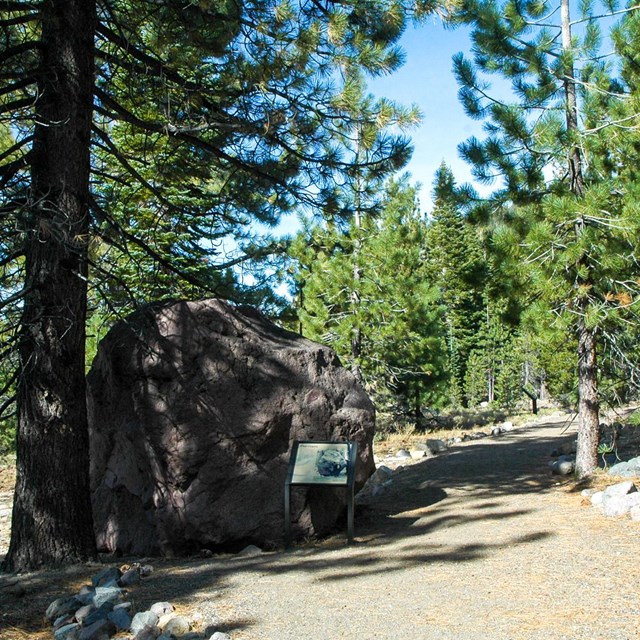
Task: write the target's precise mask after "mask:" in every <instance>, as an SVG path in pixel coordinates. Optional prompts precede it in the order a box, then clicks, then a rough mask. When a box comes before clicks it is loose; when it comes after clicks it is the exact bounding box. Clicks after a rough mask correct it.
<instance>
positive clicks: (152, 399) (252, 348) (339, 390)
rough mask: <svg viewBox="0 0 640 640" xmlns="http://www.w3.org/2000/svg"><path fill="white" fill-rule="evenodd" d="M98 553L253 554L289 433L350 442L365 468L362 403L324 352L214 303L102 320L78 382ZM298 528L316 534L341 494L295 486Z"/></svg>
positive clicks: (334, 514) (278, 529)
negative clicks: (105, 323) (241, 550)
mask: <svg viewBox="0 0 640 640" xmlns="http://www.w3.org/2000/svg"><path fill="white" fill-rule="evenodd" d="M88 407H89V424H90V439H91V485H92V500H93V510H94V519H95V527H96V535H97V540H98V545H99V548H100V549H103V550H107V551H119V552H122V553H124V554H133V555H148V554H158V553H160V554H184V553H191V552H193V551H196V550H197V549H200V548H211V549H216V548H224V547H226V548H229V549H233V548H234V547H240V546H243V545H246V544H249V543H254V544H257V545H259V546H261V547H263V548H269V547H273V546H275V545H277V544H278V543H279V541H280V540H281V539H282V537H283V532H284V528H283V527H284V521H283V515H284V508H283V495H284V483H285V479H286V473H287V465H288V460H289V454H290V452H291V447H292V444H293V441H294V440H356V441H357V442H358V450H359V458H358V465H357V469H356V489H357V488H358V487H360V486H362V485H363V484H364V482H365V481H366V479H367V478H368V477H369V476H370V475H371V473H372V472H373V471H374V463H373V453H372V446H371V445H372V439H373V431H374V420H375V418H374V409H373V405H372V403H371V401H370V400H369V398H368V397H367V395H366V394H365V392H364V390H363V389H362V387H361V386H360V385H359V384H358V383H357V381H356V380H355V378H354V377H353V375H352V374H351V373H350V372H349V371H347V370H346V369H345V368H343V367H342V366H341V364H340V362H339V360H338V358H337V356H336V354H335V353H334V352H333V351H332V350H331V349H328V348H326V347H323V346H321V345H318V344H315V343H313V342H311V341H309V340H306V339H304V338H302V337H300V336H298V335H297V334H294V333H290V332H288V331H285V330H283V329H281V328H279V327H277V326H275V325H274V324H272V323H271V322H269V321H267V320H266V319H265V318H264V317H262V316H261V315H260V314H259V313H258V312H257V311H255V310H253V309H248V308H235V307H231V306H229V305H228V304H225V303H223V302H221V301H219V300H204V301H198V302H175V303H164V304H155V305H150V306H148V307H145V308H144V309H142V310H141V311H139V312H137V313H135V314H133V315H132V316H130V317H129V318H127V319H126V320H124V321H121V322H119V323H118V324H117V325H115V326H114V327H113V328H112V329H111V331H110V332H109V333H108V334H107V336H106V337H105V338H104V340H103V341H102V342H101V344H100V347H99V349H98V354H97V356H96V359H95V360H94V363H93V367H92V369H91V372H90V373H89V376H88ZM292 493H293V495H292V503H291V512H292V519H293V532H294V534H297V535H298V536H302V535H310V534H324V533H326V532H328V531H329V530H330V529H331V528H332V527H334V526H335V525H336V523H337V520H338V518H339V517H340V515H341V514H342V512H343V511H344V506H345V504H346V496H345V492H344V490H340V489H329V488H325V487H314V488H311V489H309V488H306V487H295V488H294V490H293V492H292Z"/></svg>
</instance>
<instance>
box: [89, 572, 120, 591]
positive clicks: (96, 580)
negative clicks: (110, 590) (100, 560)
mask: <svg viewBox="0 0 640 640" xmlns="http://www.w3.org/2000/svg"><path fill="white" fill-rule="evenodd" d="M118 578H120V569H118V567H105V568H104V569H102V570H101V571H99V572H98V573H97V574H96V575H95V576H94V577H93V579H92V580H91V583H92V584H93V586H94V587H103V586H105V585H110V586H113V584H114V583H115V582H117V580H118Z"/></svg>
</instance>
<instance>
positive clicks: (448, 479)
mask: <svg viewBox="0 0 640 640" xmlns="http://www.w3.org/2000/svg"><path fill="white" fill-rule="evenodd" d="M558 434H559V427H558V425H557V424H554V425H546V426H545V425H539V426H536V427H535V437H534V436H533V435H528V433H527V432H526V431H525V430H519V431H514V432H511V433H509V434H506V435H503V436H501V437H499V438H487V439H486V440H482V441H474V442H470V443H467V444H464V445H461V446H458V447H455V448H452V449H451V450H450V451H449V452H448V453H446V454H444V455H441V456H439V457H434V458H431V459H428V460H425V461H424V462H420V463H417V464H414V465H411V466H409V467H406V468H405V469H402V470H399V471H396V472H395V473H394V475H393V482H392V483H391V485H390V487H389V488H388V489H387V490H386V491H385V492H384V493H383V494H382V495H379V496H376V497H373V498H369V499H368V500H366V501H365V503H364V504H360V505H359V506H358V508H357V509H356V543H355V544H354V545H351V546H347V545H346V544H345V538H344V535H343V534H342V533H341V534H340V535H336V536H334V537H333V538H331V539H329V540H326V541H323V542H320V543H317V544H314V545H308V544H306V545H300V546H298V547H294V548H293V549H291V550H289V551H281V552H276V553H265V554H260V555H257V556H254V557H237V556H236V557H233V558H226V559H220V558H212V559H211V560H197V561H196V560H193V561H186V562H184V563H179V564H180V566H181V568H182V571H181V572H180V574H179V575H178V576H176V575H173V574H172V575H171V580H170V588H171V594H170V596H168V597H169V599H171V598H174V599H175V600H177V601H180V600H184V601H186V602H188V601H189V600H190V598H191V596H192V595H193V594H194V593H197V591H198V588H199V586H198V585H205V584H206V585H208V586H209V588H213V589H219V590H221V591H222V592H223V593H224V592H225V591H227V590H233V589H237V588H241V587H240V586H238V583H241V581H242V578H241V576H242V574H244V573H247V574H249V575H250V576H251V578H252V580H257V581H259V580H267V581H272V580H274V579H275V578H276V577H279V576H284V577H286V576H287V575H291V576H293V575H294V574H296V575H297V574H304V575H308V576H309V578H310V580H312V581H313V582H322V583H328V584H330V583H336V582H338V581H348V580H355V579H361V578H362V577H367V576H370V577H377V576H378V577H379V576H384V575H388V574H389V573H390V572H401V571H403V570H406V569H407V568H409V567H415V566H417V565H421V564H424V565H425V567H426V566H427V565H428V566H429V567H430V568H433V567H434V566H436V565H437V564H438V563H439V564H449V563H474V562H480V561H482V560H483V559H486V558H489V557H491V556H492V555H495V554H498V553H500V552H501V551H502V550H504V549H509V548H513V547H518V546H524V545H530V544H535V543H537V542H539V541H541V540H545V539H547V538H549V537H551V536H553V535H554V534H553V533H552V532H551V531H547V530H538V531H530V532H527V533H524V534H523V533H522V529H519V528H518V527H517V526H514V527H510V523H512V522H514V523H515V521H517V519H518V518H519V517H521V516H525V515H527V514H529V513H530V512H531V511H533V510H534V508H535V507H533V506H532V508H528V506H527V505H528V503H527V502H524V504H525V506H524V507H522V508H517V509H514V508H513V506H508V504H511V505H513V502H511V503H508V504H507V502H506V501H504V500H503V497H505V496H523V497H524V496H527V495H530V496H532V497H533V496H535V495H540V494H542V493H544V492H547V491H549V489H550V488H551V487H552V486H553V485H554V484H555V483H557V482H558V478H557V477H552V476H551V474H550V472H549V470H548V465H547V462H548V460H549V455H550V452H551V451H552V450H553V449H555V448H557V447H558V446H559V445H560V444H562V443H564V442H569V441H570V440H571V439H572V438H573V437H575V436H574V435H572V434H565V435H558ZM477 523H489V524H491V523H495V524H496V526H500V527H501V530H502V532H503V534H504V532H507V535H506V536H505V535H502V536H501V537H500V538H499V539H496V540H488V541H487V540H484V541H471V542H470V541H469V540H470V539H469V537H468V534H467V537H465V535H458V534H457V531H458V528H459V527H464V526H466V525H472V526H473V525H475V524H477ZM444 530H446V540H447V541H448V542H446V543H443V542H441V541H440V542H437V541H435V542H434V541H433V540H432V539H430V537H429V536H430V534H433V533H436V532H439V531H444ZM509 531H511V532H512V533H511V535H509ZM167 572H169V573H171V567H167ZM236 579H237V580H236ZM223 597H224V596H223ZM253 623H255V624H256V625H259V623H260V621H259V620H256V621H253ZM244 625H245V626H251V625H252V622H251V621H249V620H246V621H244Z"/></svg>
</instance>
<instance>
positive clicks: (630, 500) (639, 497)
mask: <svg viewBox="0 0 640 640" xmlns="http://www.w3.org/2000/svg"><path fill="white" fill-rule="evenodd" d="M606 493H607V492H606V491H605V498H604V502H603V503H602V512H603V513H604V515H605V516H607V517H610V518H615V517H617V516H623V515H625V514H627V513H629V511H631V509H632V508H633V507H636V506H639V505H640V493H638V492H637V491H636V492H634V493H628V494H625V495H613V496H609V497H607V495H606Z"/></svg>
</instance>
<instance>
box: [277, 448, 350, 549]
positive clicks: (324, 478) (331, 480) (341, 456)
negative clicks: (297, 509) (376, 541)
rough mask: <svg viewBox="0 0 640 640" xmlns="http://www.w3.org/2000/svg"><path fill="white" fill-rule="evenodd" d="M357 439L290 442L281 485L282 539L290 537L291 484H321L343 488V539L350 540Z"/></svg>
mask: <svg viewBox="0 0 640 640" xmlns="http://www.w3.org/2000/svg"><path fill="white" fill-rule="evenodd" d="M357 456H358V443H357V442H317V441H315V440H303V441H298V440H296V441H295V442H294V443H293V448H292V450H291V457H290V458H289V469H288V471H287V480H286V482H285V485H284V542H285V547H288V546H289V543H290V540H291V487H292V485H297V486H315V485H325V486H327V487H344V488H345V489H346V491H347V540H348V542H349V544H351V543H352V542H353V530H354V526H353V512H354V507H353V499H354V495H353V494H354V484H355V475H356V473H355V471H356V459H357Z"/></svg>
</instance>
